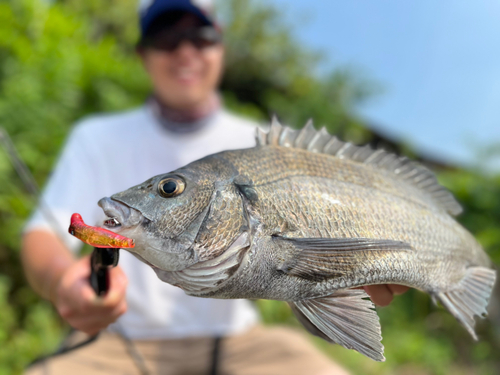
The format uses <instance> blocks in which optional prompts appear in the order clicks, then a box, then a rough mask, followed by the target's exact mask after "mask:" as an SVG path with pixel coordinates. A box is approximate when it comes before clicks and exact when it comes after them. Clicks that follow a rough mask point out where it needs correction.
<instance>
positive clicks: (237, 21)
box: [0, 0, 500, 375]
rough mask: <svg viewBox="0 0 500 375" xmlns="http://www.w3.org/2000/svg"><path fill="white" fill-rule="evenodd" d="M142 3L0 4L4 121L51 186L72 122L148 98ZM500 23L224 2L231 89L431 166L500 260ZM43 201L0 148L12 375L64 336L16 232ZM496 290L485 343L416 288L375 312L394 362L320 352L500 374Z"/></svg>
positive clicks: (474, 15) (5, 312)
mask: <svg viewBox="0 0 500 375" xmlns="http://www.w3.org/2000/svg"><path fill="white" fill-rule="evenodd" d="M136 9H137V1H136V0H107V1H103V0H87V1H79V0H59V1H47V0H45V1H44V0H15V1H14V0H0V126H2V127H4V128H5V129H6V130H7V131H8V132H9V134H10V135H11V137H12V139H13V142H14V143H15V145H16V147H17V148H18V150H19V152H20V154H21V157H22V158H23V160H24V161H25V162H26V163H27V164H28V166H29V168H30V169H31V171H32V172H33V174H34V176H35V178H36V180H37V182H38V183H39V184H40V185H43V183H44V181H45V179H46V178H47V176H48V175H49V173H50V171H51V168H52V166H53V163H54V161H55V160H56V158H57V155H58V152H59V149H60V147H61V145H62V142H63V141H64V138H65V136H66V134H67V132H68V131H69V128H70V126H71V124H72V123H73V122H74V121H75V120H77V119H79V118H81V117H83V116H85V115H87V114H90V113H96V112H107V111H115V110H121V109H124V108H129V107H133V106H137V105H140V104H142V103H143V102H144V100H145V98H146V97H147V96H148V94H149V93H150V90H151V89H150V87H149V84H148V79H147V77H146V75H145V73H144V71H143V69H142V67H141V65H140V62H139V60H138V59H137V58H136V56H135V53H134V44H135V42H136V41H137V35H138V31H137V20H136V17H137V11H136ZM499 13H500V5H499V4H498V3H495V2H493V1H483V2H480V3H477V2H475V3H469V4H467V3H466V2H460V3H457V2H451V1H448V0H446V1H440V2H439V3H437V2H431V1H428V0H427V1H419V2H413V3H409V2H399V3H396V2H390V1H385V0H380V1H373V2H343V1H329V2H326V1H325V2H313V3H311V2H306V1H305V0H268V1H258V0H220V1H219V2H218V14H219V18H220V20H221V23H222V24H223V25H224V27H225V34H224V35H225V43H226V45H227V52H228V55H227V63H226V64H227V67H226V74H225V77H224V81H223V84H222V94H223V97H224V100H225V103H226V105H227V106H228V107H229V108H230V109H232V110H233V111H235V112H238V113H240V114H244V115H247V116H250V117H252V118H254V119H257V120H261V121H267V120H268V119H269V117H270V115H271V114H273V113H276V114H278V116H279V117H280V119H281V120H282V121H283V122H285V123H287V124H290V125H291V126H294V127H300V126H302V125H303V124H304V123H305V121H306V120H307V119H308V118H313V119H314V121H315V124H316V125H317V126H326V127H327V128H328V130H329V131H330V132H331V133H333V134H337V135H338V136H339V137H340V138H342V139H344V140H349V141H352V142H355V143H358V144H359V143H371V144H372V145H374V146H382V147H385V148H387V149H390V150H393V151H396V152H399V153H402V154H405V155H408V156H411V157H414V158H418V159H420V160H421V161H422V162H424V163H425V164H427V165H429V166H430V167H431V168H433V169H434V170H435V171H436V172H437V173H438V177H439V180H440V181H441V182H442V183H443V184H444V185H445V186H447V187H448V188H449V189H450V190H451V191H452V192H453V193H454V194H455V195H456V196H457V198H458V200H459V201H460V202H461V203H462V204H463V206H464V211H465V212H464V214H462V215H461V216H460V217H459V220H460V222H461V223H462V224H463V225H464V226H465V227H467V228H468V229H469V230H470V231H471V232H472V233H474V235H475V236H476V238H477V239H478V240H479V241H480V242H481V244H482V245H483V246H484V248H485V249H486V251H487V252H488V253H489V255H490V256H491V258H492V259H493V261H494V262H495V263H496V264H499V263H500V157H499V156H500V112H499V110H498V108H500V106H499V105H498V104H497V101H498V98H500V53H499V52H498V51H499V50H498V48H495V46H497V45H498V39H499V37H498V36H499V35H500V24H499V23H498V15H499ZM98 136H99V135H98V134H96V137H98ZM124 152H126V150H124ZM34 205H35V202H34V200H33V199H32V198H31V197H30V196H29V194H28V193H27V191H26V189H25V188H24V186H23V185H22V183H21V181H20V180H19V178H18V176H17V175H16V173H15V171H14V170H13V169H12V166H11V164H10V162H9V160H8V158H7V156H6V154H5V153H4V152H3V151H0V374H15V373H20V372H21V370H22V368H23V367H24V366H25V365H26V364H27V363H29V362H30V361H32V360H33V359H34V358H35V357H37V356H39V355H42V354H46V353H49V352H52V351H53V350H55V348H56V347H57V345H58V344H59V342H60V340H61V338H62V337H63V336H64V334H65V333H66V332H67V331H68V327H67V326H65V325H64V324H63V323H62V322H61V320H60V319H59V318H58V317H57V314H56V313H55V312H54V310H53V309H52V308H51V306H50V304H49V303H47V302H45V301H42V300H40V299H39V298H38V297H37V296H36V295H35V293H34V292H32V291H31V289H30V288H29V287H28V285H27V283H26V280H25V279H24V276H23V274H22V271H21V266H20V262H19V256H18V254H19V245H20V230H21V227H22V225H23V222H24V221H25V219H26V218H27V216H28V215H29V213H30V211H31V210H32V208H33V207H34ZM495 293H496V296H495V298H494V299H493V301H492V303H491V309H490V319H489V320H488V321H484V322H480V323H479V324H478V328H477V332H478V334H479V336H480V337H481V341H479V342H478V343H474V342H473V341H472V339H471V338H470V337H469V335H468V333H467V332H466V331H465V329H463V328H462V327H461V326H460V325H459V323H458V322H456V321H455V319H454V318H453V317H452V316H451V315H450V314H448V313H447V312H445V311H444V310H443V309H440V308H436V307H435V306H434V305H433V304H432V302H431V300H430V298H429V297H428V296H427V295H425V294H423V293H420V292H416V291H410V292H408V293H406V294H405V295H403V296H400V297H397V298H395V300H394V302H393V303H392V304H391V305H390V306H388V307H386V308H379V309H378V311H379V315H380V318H381V321H382V322H381V323H382V333H383V337H384V340H383V343H384V345H385V347H386V358H387V362H385V363H376V362H374V361H371V360H369V359H367V358H365V357H363V356H362V355H360V354H358V353H355V352H353V351H349V350H346V349H343V348H341V347H338V346H332V345H328V344H326V343H325V342H323V341H321V340H320V339H318V340H315V342H316V343H317V345H318V346H320V347H321V348H322V349H324V350H325V351H326V352H328V353H329V354H331V355H332V356H333V357H334V358H335V359H336V360H337V361H338V362H339V363H341V364H343V365H344V366H345V367H347V368H349V369H350V370H351V371H352V372H353V373H354V374H422V375H423V374H498V373H500V356H499V355H498V353H500V304H499V302H498V299H499V297H500V289H499V288H497V290H496V292H495ZM257 303H258V305H259V308H260V309H261V311H262V315H263V319H264V321H265V322H266V323H267V324H288V325H293V326H299V324H298V323H297V321H296V320H295V318H294V317H293V316H292V315H291V313H290V311H289V309H288V307H287V305H286V304H283V303H280V302H276V301H258V302H257ZM311 339H314V338H311Z"/></svg>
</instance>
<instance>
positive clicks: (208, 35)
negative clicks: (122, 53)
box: [140, 26, 222, 52]
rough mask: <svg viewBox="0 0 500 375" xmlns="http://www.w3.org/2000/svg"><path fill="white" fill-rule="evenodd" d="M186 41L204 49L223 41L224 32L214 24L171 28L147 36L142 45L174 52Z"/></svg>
mask: <svg viewBox="0 0 500 375" xmlns="http://www.w3.org/2000/svg"><path fill="white" fill-rule="evenodd" d="M184 41H188V42H190V43H191V44H192V45H193V46H195V47H196V48H197V49H199V50H202V49H204V48H208V47H212V46H215V45H216V44H219V43H220V42H222V34H221V33H220V32H219V31H218V30H217V29H215V28H214V27H212V26H204V27H197V28H192V29H185V30H172V29H170V30H164V31H161V32H159V33H157V34H155V35H153V36H151V37H148V38H145V39H144V40H143V41H142V42H141V43H140V46H142V47H148V48H153V49H157V50H161V51H167V52H172V51H175V50H176V49H177V48H178V47H179V46H180V44H181V43H182V42H184Z"/></svg>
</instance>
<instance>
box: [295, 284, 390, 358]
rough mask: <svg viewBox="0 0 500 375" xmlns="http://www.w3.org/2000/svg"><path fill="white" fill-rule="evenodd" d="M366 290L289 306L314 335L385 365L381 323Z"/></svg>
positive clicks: (350, 290)
mask: <svg viewBox="0 0 500 375" xmlns="http://www.w3.org/2000/svg"><path fill="white" fill-rule="evenodd" d="M364 298H368V295H367V294H366V293H365V292H364V291H363V290H358V289H347V290H339V291H337V292H335V293H334V294H332V295H330V296H328V297H323V298H316V299H309V300H303V301H298V302H289V304H290V306H291V308H292V310H293V312H294V313H295V315H296V316H297V318H298V319H299V321H300V322H301V323H302V324H303V325H304V327H305V328H306V329H307V330H308V331H309V332H310V333H312V334H313V335H315V336H319V337H321V338H323V339H325V340H327V341H329V342H332V343H336V344H340V345H342V346H343V347H345V348H347V349H354V350H356V351H358V352H360V353H361V354H364V355H366V356H367V357H369V358H371V359H374V360H375V361H381V362H382V361H385V357H384V354H383V353H384V346H383V345H382V343H381V342H380V341H381V340H382V336H381V330H380V323H379V319H378V316H377V313H376V312H375V310H373V308H374V307H375V306H374V305H373V303H372V302H371V301H370V300H367V299H364Z"/></svg>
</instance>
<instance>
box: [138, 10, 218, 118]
mask: <svg viewBox="0 0 500 375" xmlns="http://www.w3.org/2000/svg"><path fill="white" fill-rule="evenodd" d="M201 26H202V22H201V20H200V19H198V18H197V17H196V16H195V15H192V14H189V13H186V14H185V15H184V16H183V17H182V18H181V19H180V20H179V21H178V22H177V23H176V24H175V25H174V26H173V27H172V28H171V29H169V32H179V33H182V32H186V31H188V30H193V29H196V28H199V27H201ZM139 53H140V56H141V58H142V61H143V63H144V67H145V68H146V71H147V72H148V73H149V76H150V77H151V81H152V83H153V87H154V91H155V94H156V95H157V96H158V98H159V99H160V101H161V102H162V103H163V104H164V105H166V106H168V107H171V108H173V109H179V110H190V109H193V108H196V107H197V106H200V105H202V104H203V103H205V102H206V101H207V100H208V99H209V98H210V97H211V95H212V94H213V92H214V91H215V90H216V88H217V85H218V83H219V80H220V77H221V74H222V69H223V61H224V47H223V46H222V44H221V43H217V44H215V45H212V46H208V47H203V48H197V47H196V46H195V45H194V44H193V43H192V42H190V41H188V40H182V41H181V42H180V44H179V45H178V46H177V48H175V49H174V50H171V51H166V50H163V49H162V50H160V49H157V48H154V47H145V48H142V49H141V50H140V52H139Z"/></svg>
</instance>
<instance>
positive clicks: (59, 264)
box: [22, 0, 392, 375]
mask: <svg viewBox="0 0 500 375" xmlns="http://www.w3.org/2000/svg"><path fill="white" fill-rule="evenodd" d="M209 7H210V4H207V1H203V2H201V1H198V2H196V4H195V3H194V1H193V2H190V1H188V0H156V1H154V2H152V4H146V5H145V6H144V7H143V9H142V12H141V40H140V42H139V44H138V53H139V55H140V57H141V59H142V61H143V64H144V67H145V69H146V71H147V72H148V74H149V76H150V77H151V81H152V85H153V91H154V94H153V96H152V98H151V99H150V100H149V101H148V102H147V103H146V105H145V106H143V107H141V108H139V109H136V110H132V111H128V112H124V113H118V114H112V115H103V116H95V117H91V118H89V119H86V120H84V121H82V122H80V123H79V124H77V125H76V127H75V129H74V130H73V132H72V133H71V135H70V137H69V139H68V140H67V143H66V145H65V148H64V150H63V153H62V155H61V158H60V160H59V162H58V164H57V167H56V169H55V171H54V174H53V175H52V177H51V179H50V181H49V183H48V185H47V187H46V190H45V193H44V200H45V202H46V203H47V205H48V206H49V207H50V208H51V211H52V212H53V214H54V215H55V217H56V219H57V221H58V223H59V225H60V227H61V228H66V227H67V226H68V222H69V218H70V216H71V214H72V213H74V212H78V213H80V214H81V215H82V217H83V219H84V220H85V222H87V223H90V224H97V223H100V222H102V219H103V218H104V217H103V214H102V213H101V210H100V209H99V208H98V207H97V205H96V202H97V201H98V200H99V199H100V198H101V197H104V196H109V195H111V194H113V193H115V192H118V191H121V190H124V189H126V188H128V187H130V186H133V185H136V184H138V183H140V182H143V181H144V180H146V179H148V178H150V177H151V176H154V175H158V174H161V173H164V172H166V171H170V170H174V169H176V168H178V167H180V166H182V165H185V164H187V163H189V162H191V161H194V160H196V159H198V158H201V157H203V156H205V155H207V154H211V153H214V152H218V151H222V150H225V149H238V148H245V147H251V146H253V145H254V138H253V134H254V126H255V124H253V123H251V122H249V121H246V120H243V119H241V118H238V117H235V116H233V115H231V114H229V113H227V112H226V111H225V110H223V109H222V108H221V105H220V98H219V96H218V94H217V92H216V89H217V85H218V83H219V80H220V77H221V74H222V70H223V58H224V46H223V45H222V43H221V33H220V30H219V28H218V26H217V25H216V23H215V21H214V19H213V17H212V13H211V12H210V9H209ZM79 245H80V243H79V241H77V240H75V239H74V238H71V237H70V236H69V235H68V236H67V237H65V238H64V239H62V241H61V239H59V238H58V237H57V236H56V235H55V233H54V228H51V227H50V226H49V224H48V223H47V222H46V221H45V219H44V218H43V215H42V213H41V212H36V213H35V215H34V216H33V217H32V218H31V220H30V221H29V223H28V224H27V226H26V229H25V235H24V237H23V248H22V260H23V265H24V268H25V271H26V275H27V278H28V280H29V282H30V284H31V285H32V287H33V288H34V289H35V290H36V291H37V292H38V293H39V294H40V295H41V296H42V297H44V298H46V299H49V300H50V301H51V302H52V303H53V304H54V306H55V308H56V309H57V311H58V312H59V314H60V315H61V316H62V317H63V318H64V319H65V320H66V321H67V322H68V323H69V324H70V325H71V326H72V327H74V328H76V329H77V330H79V331H81V332H84V333H86V334H87V335H95V334H97V333H98V332H100V331H101V330H104V329H106V328H107V327H108V326H109V327H108V329H107V330H106V331H105V333H104V334H103V335H101V336H100V337H99V339H98V340H97V341H96V342H94V343H92V344H89V345H87V346H85V347H83V348H81V349H78V350H75V351H72V352H70V353H68V354H65V355H62V356H58V357H55V358H53V359H50V360H47V361H45V362H44V363H42V364H41V365H37V366H35V367H33V368H32V369H30V370H28V372H29V373H30V374H36V373H42V372H41V371H42V370H43V371H46V372H45V373H49V374H67V373H71V374H79V373H82V374H83V373H85V374H89V373H91V374H101V373H102V374H114V373H119V374H122V373H126V374H139V373H145V372H147V373H154V374H157V373H158V374H207V373H209V371H210V369H212V370H213V371H215V367H217V370H218V372H217V373H220V374H289V375H292V374H305V373H307V374H345V373H346V372H345V371H344V370H342V369H341V368H339V367H338V366H336V365H335V364H333V363H332V362H331V361H329V360H328V359H327V358H326V357H325V356H324V355H322V354H320V353H319V352H317V351H316V350H315V349H314V348H312V346H311V345H310V344H309V342H308V341H307V340H306V339H304V337H303V335H301V334H297V333H296V332H294V331H291V330H288V329H280V328H275V329H264V328H261V327H260V326H259V325H258V316H257V313H256V311H255V309H254V307H253V306H252V304H251V303H250V302H249V301H246V300H212V299H201V298H194V297H189V296H187V295H186V294H184V292H183V291H182V290H181V289H179V288H175V287H173V286H171V285H168V284H165V283H162V282H161V281H159V280H158V279H157V277H156V275H155V274H154V272H153V271H152V270H151V269H150V268H149V267H148V266H146V265H145V264H142V263H140V262H139V261H138V260H136V259H135V258H134V257H133V256H131V255H130V254H128V253H126V252H122V253H121V257H120V263H119V266H118V267H116V268H114V269H112V270H111V271H110V288H109V292H108V293H107V295H106V296H105V297H103V298H97V297H96V295H95V294H94V292H93V290H92V289H91V287H90V285H89V283H88V278H89V274H90V267H89V259H88V257H84V258H82V259H79V260H78V259H76V258H75V254H76V253H77V251H78V248H79ZM68 249H70V250H71V251H68ZM377 288H380V291H379V292H378V295H380V296H381V302H383V303H385V304H387V303H388V302H389V301H390V299H391V298H392V292H391V291H390V290H389V289H388V288H386V287H377ZM74 336H75V335H74ZM124 338H125V340H124ZM129 339H130V340H129Z"/></svg>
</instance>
